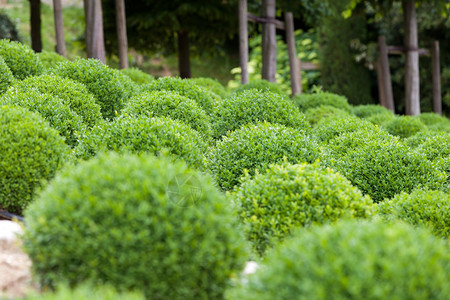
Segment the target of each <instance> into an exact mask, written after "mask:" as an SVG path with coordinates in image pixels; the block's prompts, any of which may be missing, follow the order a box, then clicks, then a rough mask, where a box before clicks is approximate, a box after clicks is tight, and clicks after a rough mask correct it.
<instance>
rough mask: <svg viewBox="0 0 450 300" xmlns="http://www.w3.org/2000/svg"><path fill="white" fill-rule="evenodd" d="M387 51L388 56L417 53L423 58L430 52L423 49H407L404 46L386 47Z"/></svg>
mask: <svg viewBox="0 0 450 300" xmlns="http://www.w3.org/2000/svg"><path fill="white" fill-rule="evenodd" d="M387 49H388V53H389V54H394V55H402V54H405V53H406V52H408V51H417V52H418V53H419V55H424V56H430V55H431V53H430V50H428V49H424V48H417V49H412V48H411V49H408V48H406V47H404V46H387Z"/></svg>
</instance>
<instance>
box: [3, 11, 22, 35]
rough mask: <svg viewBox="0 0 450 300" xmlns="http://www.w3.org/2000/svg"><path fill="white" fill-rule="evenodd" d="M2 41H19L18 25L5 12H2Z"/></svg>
mask: <svg viewBox="0 0 450 300" xmlns="http://www.w3.org/2000/svg"><path fill="white" fill-rule="evenodd" d="M0 39H8V40H11V41H18V40H19V33H18V30H17V27H16V25H15V24H14V22H13V21H11V17H10V16H9V14H8V12H7V11H5V10H3V9H2V10H1V11H0Z"/></svg>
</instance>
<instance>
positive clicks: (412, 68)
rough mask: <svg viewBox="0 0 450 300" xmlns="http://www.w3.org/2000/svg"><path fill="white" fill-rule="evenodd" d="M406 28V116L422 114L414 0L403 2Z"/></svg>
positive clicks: (404, 0)
mask: <svg viewBox="0 0 450 300" xmlns="http://www.w3.org/2000/svg"><path fill="white" fill-rule="evenodd" d="M402 5H403V16H404V26H405V47H406V59H405V101H406V114H407V115H413V116H415V115H419V114H420V98H419V97H420V96H419V93H420V85H419V52H418V48H419V45H418V38H417V16H416V7H415V1H414V0H403V1H402Z"/></svg>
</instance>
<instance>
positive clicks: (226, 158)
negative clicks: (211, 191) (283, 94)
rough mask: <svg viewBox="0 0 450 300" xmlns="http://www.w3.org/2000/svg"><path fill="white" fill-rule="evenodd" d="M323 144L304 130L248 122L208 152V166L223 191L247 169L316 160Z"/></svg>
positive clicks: (230, 186) (260, 168) (252, 171)
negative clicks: (249, 123) (319, 143)
mask: <svg viewBox="0 0 450 300" xmlns="http://www.w3.org/2000/svg"><path fill="white" fill-rule="evenodd" d="M319 151H320V149H319V145H318V144H317V142H316V141H315V140H314V139H313V138H312V137H310V136H309V135H308V134H306V133H305V132H304V131H302V130H298V129H294V128H289V127H286V126H283V125H277V124H270V123H259V124H256V125H246V126H243V127H242V128H240V129H239V130H236V131H233V132H231V133H230V134H229V135H227V136H226V137H224V138H223V140H222V141H218V142H217V144H216V146H215V148H213V149H212V150H211V151H210V153H209V154H208V158H207V160H208V167H209V170H210V171H211V172H212V174H214V176H215V179H216V182H217V184H218V185H219V186H220V188H222V189H223V190H231V189H232V188H233V187H234V186H235V185H236V184H238V183H239V181H240V179H241V177H242V175H244V170H248V173H249V174H250V175H253V174H255V170H256V169H258V170H259V171H260V172H264V171H265V170H266V169H267V168H268V167H269V165H270V164H276V163H281V162H283V161H286V162H289V163H293V164H296V163H302V162H314V161H315V160H316V159H317V158H318V157H319Z"/></svg>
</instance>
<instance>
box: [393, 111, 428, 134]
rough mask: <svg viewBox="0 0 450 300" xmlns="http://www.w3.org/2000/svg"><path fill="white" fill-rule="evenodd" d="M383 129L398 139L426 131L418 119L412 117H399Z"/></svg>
mask: <svg viewBox="0 0 450 300" xmlns="http://www.w3.org/2000/svg"><path fill="white" fill-rule="evenodd" d="M384 128H385V129H386V130H387V131H388V132H389V133H390V134H392V135H395V136H398V137H400V138H408V137H410V136H413V135H415V134H416V133H418V132H421V131H426V130H427V127H426V126H425V124H423V123H422V122H421V121H420V120H419V119H417V118H414V117H412V116H399V117H396V118H394V119H393V120H392V121H391V122H389V123H387V124H385V125H384Z"/></svg>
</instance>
